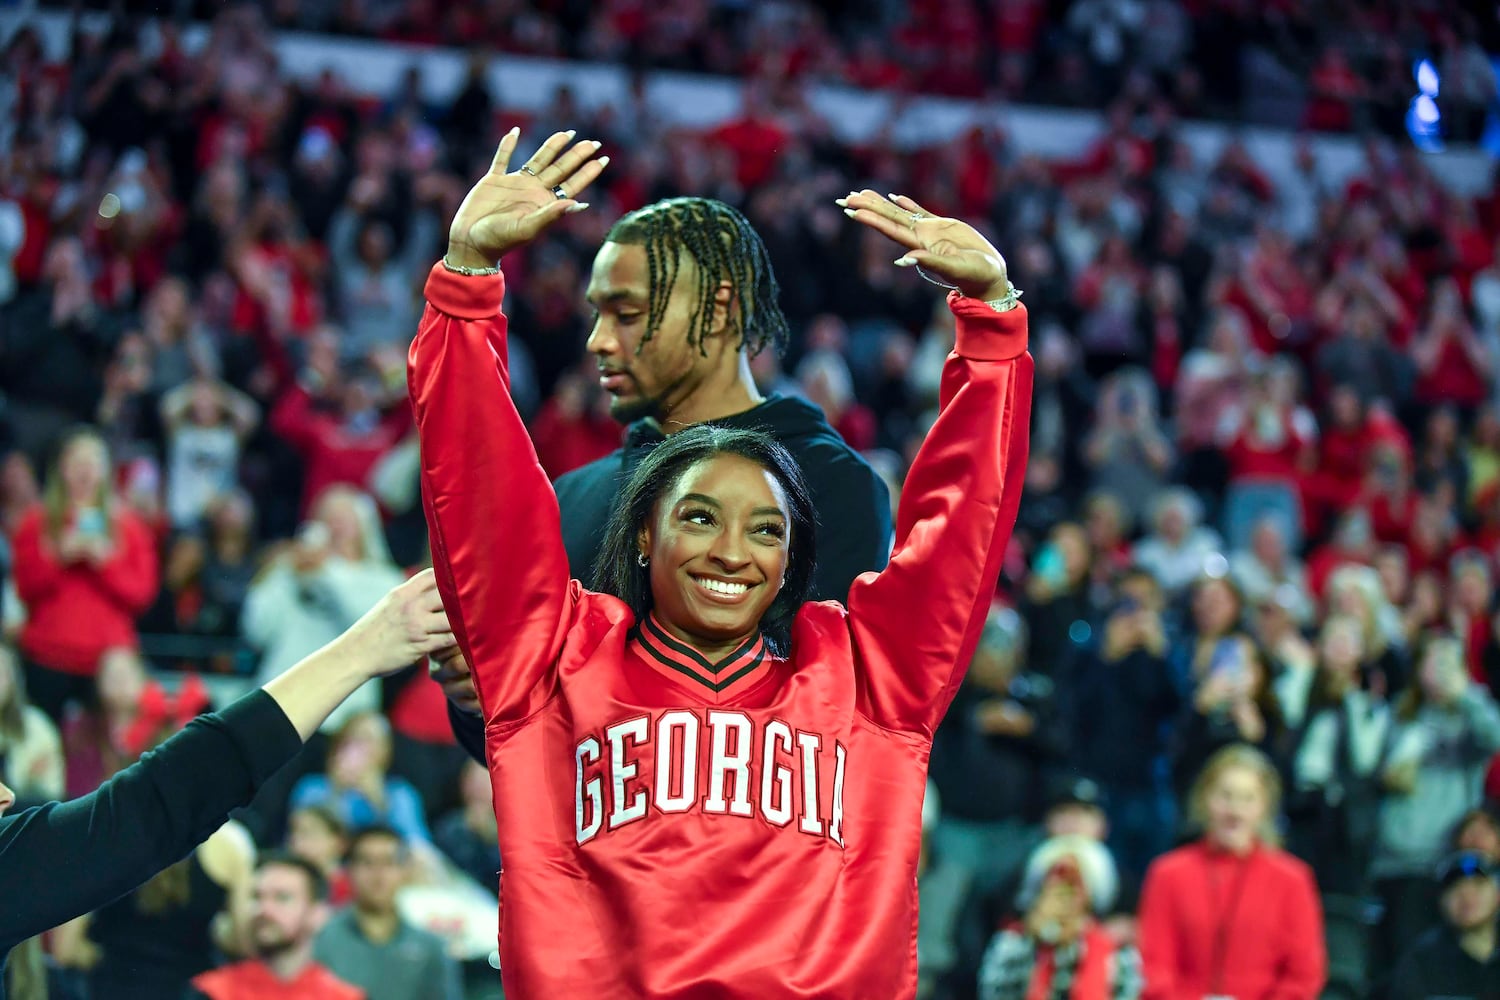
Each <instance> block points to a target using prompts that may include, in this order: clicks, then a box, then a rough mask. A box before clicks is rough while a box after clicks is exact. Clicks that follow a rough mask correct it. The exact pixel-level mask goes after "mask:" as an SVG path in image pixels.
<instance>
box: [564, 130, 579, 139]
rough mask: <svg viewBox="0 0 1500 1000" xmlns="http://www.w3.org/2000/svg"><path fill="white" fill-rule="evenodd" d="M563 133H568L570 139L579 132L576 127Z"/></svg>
mask: <svg viewBox="0 0 1500 1000" xmlns="http://www.w3.org/2000/svg"><path fill="white" fill-rule="evenodd" d="M563 134H564V135H566V136H567V137H568V138H569V139H571V138H573V137H574V136H575V135H577V134H578V130H577V129H576V128H570V129H568V130H567V131H566V132H564V133H563Z"/></svg>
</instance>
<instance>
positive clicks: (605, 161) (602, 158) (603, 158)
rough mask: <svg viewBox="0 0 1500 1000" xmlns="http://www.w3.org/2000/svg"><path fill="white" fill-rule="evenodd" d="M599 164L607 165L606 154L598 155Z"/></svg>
mask: <svg viewBox="0 0 1500 1000" xmlns="http://www.w3.org/2000/svg"><path fill="white" fill-rule="evenodd" d="M599 166H601V167H607V166H609V157H607V156H601V157H599Z"/></svg>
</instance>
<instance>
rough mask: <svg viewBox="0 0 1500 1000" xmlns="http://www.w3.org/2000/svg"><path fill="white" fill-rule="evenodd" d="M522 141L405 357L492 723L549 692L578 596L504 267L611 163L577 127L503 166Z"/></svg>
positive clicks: (443, 564) (477, 212) (428, 476)
mask: <svg viewBox="0 0 1500 1000" xmlns="http://www.w3.org/2000/svg"><path fill="white" fill-rule="evenodd" d="M518 138H519V133H518V131H517V130H515V129H512V130H511V131H510V132H509V133H508V134H507V135H506V136H505V138H504V139H503V140H501V142H500V148H499V150H498V151H497V152H496V153H495V159H494V163H493V164H492V165H491V167H490V170H489V172H488V173H487V174H485V176H484V177H483V178H482V179H480V181H479V183H478V184H476V185H475V186H474V187H473V189H472V190H470V192H469V194H468V196H467V197H466V198H465V199H464V202H463V204H462V205H461V206H460V207H459V210H458V213H457V215H456V216H455V218H454V221H453V225H452V227H451V229H450V230H449V236H448V253H447V255H446V257H445V258H444V260H443V262H442V263H440V264H437V265H436V266H434V267H433V269H432V273H431V274H430V275H429V276H428V279H427V289H426V297H427V307H426V309H425V310H424V311H423V315H422V321H421V327H420V329H419V331H418V333H417V336H416V339H415V340H414V341H413V342H412V345H411V352H410V356H409V359H408V382H409V384H410V388H411V398H412V406H413V409H414V411H415V414H416V421H417V434H418V437H419V438H420V441H421V451H422V464H421V470H422V493H423V503H424V504H425V506H426V511H427V525H428V529H429V533H430V537H431V541H432V559H433V565H434V567H435V569H436V570H437V576H438V585H439V588H440V589H441V591H442V594H443V603H444V605H445V607H446V608H447V609H448V615H449V618H450V620H451V621H452V623H453V630H454V633H455V634H456V635H457V636H458V638H459V643H460V645H461V646H462V647H463V650H464V653H465V655H466V656H467V657H468V661H469V664H470V666H471V669H472V671H473V677H474V684H475V688H476V690H477V691H478V693H479V697H480V701H481V704H482V706H483V711H484V717H485V721H486V722H487V723H489V724H496V723H498V724H504V723H507V722H514V721H517V720H519V719H523V718H525V717H527V716H529V715H530V714H532V713H533V712H534V711H536V710H537V709H538V708H540V707H541V706H542V705H544V704H546V702H547V700H548V699H550V698H551V697H552V695H553V693H554V687H555V685H554V683H553V681H554V680H555V675H553V674H552V673H551V671H552V670H553V668H554V667H555V665H556V661H557V656H558V653H559V651H560V649H561V647H562V641H563V638H564V636H565V635H566V631H567V624H568V621H569V616H568V610H569V608H570V607H571V606H572V602H573V600H574V597H575V595H576V591H575V589H574V588H575V587H576V584H573V583H571V581H570V580H569V574H568V560H567V554H566V553H565V552H564V550H563V544H562V535H561V525H560V522H559V516H558V509H557V497H556V495H555V494H554V493H553V492H552V485H551V483H550V482H548V480H547V476H546V474H545V473H544V472H543V471H542V468H541V466H540V465H539V464H538V463H537V457H536V451H535V449H534V448H533V447H532V443H531V438H530V436H529V435H528V434H527V431H526V426H525V424H524V423H522V421H521V416H520V414H519V413H518V412H517V411H516V407H515V404H514V403H513V402H512V401H511V397H510V373H509V365H508V360H507V352H506V339H505V338H506V318H505V315H504V314H503V313H502V312H501V311H500V306H501V302H502V300H503V299H504V297H505V278H504V276H503V275H502V274H501V273H500V270H499V267H498V264H499V261H500V258H501V257H502V256H504V254H505V253H507V252H508V251H510V250H512V249H515V248H516V247H519V246H522V245H524V244H525V243H527V242H529V241H530V240H532V239H534V238H535V237H536V236H537V235H538V234H539V233H540V232H541V231H542V230H543V229H545V228H546V227H547V226H548V225H550V224H551V223H553V222H555V221H557V220H558V219H560V218H562V216H563V215H564V214H565V213H567V212H569V211H573V210H576V209H577V208H579V207H580V203H578V202H576V201H574V200H573V199H572V198H571V197H563V196H561V195H559V194H557V193H555V192H556V191H566V193H569V194H577V193H578V192H579V191H581V190H582V189H583V188H584V187H586V186H587V185H588V184H589V183H590V182H592V181H593V179H594V178H595V177H597V176H598V175H599V171H600V170H602V169H603V164H602V163H601V161H599V160H594V159H591V157H592V156H593V155H594V153H595V152H597V151H598V143H591V142H580V143H577V144H576V145H573V146H572V148H571V149H567V147H568V146H569V143H570V141H571V139H572V134H571V133H558V134H557V135H554V136H552V138H551V139H549V140H548V141H547V142H546V143H545V144H544V145H543V146H542V148H541V149H540V150H539V151H538V152H537V154H536V155H535V156H533V157H532V159H531V161H530V162H529V163H528V164H527V165H526V166H525V167H523V168H522V169H520V170H517V171H514V172H507V169H508V167H509V164H510V157H511V154H512V153H513V152H514V151H515V148H516V143H517V141H518ZM565 149H566V150H567V151H566V152H564V150H565Z"/></svg>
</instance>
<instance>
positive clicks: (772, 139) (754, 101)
mask: <svg viewBox="0 0 1500 1000" xmlns="http://www.w3.org/2000/svg"><path fill="white" fill-rule="evenodd" d="M709 138H710V139H711V140H712V141H713V142H714V143H715V144H717V145H719V146H722V147H723V148H725V149H727V150H729V152H730V154H731V155H733V157H734V162H735V179H736V180H738V181H739V184H740V186H741V187H743V188H746V189H748V188H753V187H755V186H756V185H759V184H763V183H765V182H766V181H768V180H770V179H771V175H772V174H773V173H774V172H775V170H776V161H777V159H778V157H779V156H780V155H781V153H782V151H783V150H785V149H786V146H787V143H788V142H790V141H791V136H790V135H788V134H787V133H786V131H785V130H784V129H783V128H782V127H781V126H780V125H779V124H778V123H777V122H776V119H775V116H774V115H773V114H772V111H771V107H770V102H769V101H768V99H767V97H766V93H765V88H764V85H762V84H760V83H750V84H748V85H746V87H745V106H744V111H742V112H741V113H740V117H738V118H736V119H734V120H733V121H729V122H725V123H724V124H723V125H720V126H719V127H718V128H716V129H714V130H713V131H712V132H710V133H709Z"/></svg>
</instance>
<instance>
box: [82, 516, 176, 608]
mask: <svg viewBox="0 0 1500 1000" xmlns="http://www.w3.org/2000/svg"><path fill="white" fill-rule="evenodd" d="M118 530H119V541H118V545H117V547H116V549H115V552H114V554H112V555H111V556H110V557H109V559H107V560H106V561H105V562H104V565H102V566H100V567H98V568H97V569H96V570H94V580H95V583H96V585H97V586H98V588H99V590H100V592H101V593H103V594H104V595H105V596H106V597H107V598H109V600H110V601H112V602H113V603H114V604H115V605H117V606H118V607H119V608H120V609H121V610H122V611H124V612H125V613H126V614H128V615H130V616H131V617H132V618H133V617H135V616H136V615H139V614H140V613H141V612H143V611H145V610H146V608H147V607H149V606H150V604H151V600H152V598H154V597H155V596H156V591H157V586H158V583H159V581H160V573H159V570H160V567H159V565H158V563H157V558H156V545H155V543H154V542H153V541H152V539H151V534H150V532H149V531H148V530H147V529H146V526H145V525H144V524H142V523H141V522H140V521H138V520H136V519H135V518H134V517H133V516H130V515H126V516H123V517H121V518H120V523H119V529H118Z"/></svg>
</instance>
